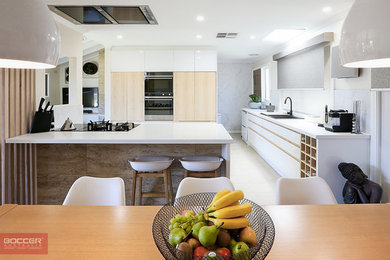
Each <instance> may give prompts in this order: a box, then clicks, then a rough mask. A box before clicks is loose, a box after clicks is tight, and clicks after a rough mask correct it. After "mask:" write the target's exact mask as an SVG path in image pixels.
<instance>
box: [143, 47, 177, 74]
mask: <svg viewBox="0 0 390 260" xmlns="http://www.w3.org/2000/svg"><path fill="white" fill-rule="evenodd" d="M145 71H173V51H170V50H152V51H145Z"/></svg>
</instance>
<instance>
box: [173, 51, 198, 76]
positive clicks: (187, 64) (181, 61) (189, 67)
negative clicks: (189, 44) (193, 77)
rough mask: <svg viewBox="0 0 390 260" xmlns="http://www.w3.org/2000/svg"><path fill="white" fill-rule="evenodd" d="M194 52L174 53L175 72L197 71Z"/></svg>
mask: <svg viewBox="0 0 390 260" xmlns="http://www.w3.org/2000/svg"><path fill="white" fill-rule="evenodd" d="M194 54H195V52H194V50H175V51H173V71H194V69H195V56H194Z"/></svg>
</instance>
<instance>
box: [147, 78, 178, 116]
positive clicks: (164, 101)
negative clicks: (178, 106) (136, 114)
mask: <svg viewBox="0 0 390 260" xmlns="http://www.w3.org/2000/svg"><path fill="white" fill-rule="evenodd" d="M145 120H146V121H172V120H173V72H146V73H145Z"/></svg>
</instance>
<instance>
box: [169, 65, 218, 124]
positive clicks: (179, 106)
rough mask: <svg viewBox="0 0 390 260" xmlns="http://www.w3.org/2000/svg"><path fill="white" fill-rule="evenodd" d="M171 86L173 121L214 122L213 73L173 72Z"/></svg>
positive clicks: (214, 79)
mask: <svg viewBox="0 0 390 260" xmlns="http://www.w3.org/2000/svg"><path fill="white" fill-rule="evenodd" d="M173 86H174V87H173V93H174V106H173V107H174V120H175V121H204V122H215V121H216V109H217V108H216V103H217V102H216V100H217V96H216V95H217V94H216V91H217V88H216V73H215V72H175V73H174V74H173Z"/></svg>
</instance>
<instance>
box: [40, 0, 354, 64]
mask: <svg viewBox="0 0 390 260" xmlns="http://www.w3.org/2000/svg"><path fill="white" fill-rule="evenodd" d="M47 3H48V4H54V5H55V4H63V5H124V6H126V5H129V6H131V5H149V6H150V8H151V10H152V12H153V13H154V15H155V17H156V19H157V21H158V25H77V26H76V25H73V24H71V23H69V22H65V23H66V24H67V25H71V27H72V28H74V29H76V30H78V31H81V32H83V33H84V35H85V37H86V38H87V39H88V40H93V41H96V42H97V43H100V44H103V45H105V46H145V45H146V46H150V45H154V46H200V45H202V46H215V47H216V48H217V49H218V58H219V60H248V61H250V60H253V59H256V58H253V57H252V58H251V57H249V56H248V54H250V53H258V54H259V55H260V56H259V57H261V56H264V55H268V54H270V53H271V52H272V51H273V50H276V49H277V47H278V46H280V45H281V44H275V43H272V42H267V41H264V40H263V38H264V37H265V36H266V35H268V34H269V33H270V32H272V31H273V30H275V29H301V28H305V29H306V30H308V31H310V30H313V29H318V28H319V27H321V26H325V25H327V24H329V23H330V22H331V21H334V20H335V19H341V18H342V17H344V16H345V15H346V13H347V11H348V10H349V8H350V7H351V5H352V3H353V0H142V1H140V0H138V1H136V0H105V1H102V0H47ZM326 6H330V7H332V9H333V11H331V12H329V13H324V12H323V11H322V9H323V8H324V7H326ZM198 15H202V16H204V17H205V20H204V21H203V22H198V21H196V19H195V18H196V16H198ZM60 19H62V18H60ZM64 21H65V20H64ZM218 32H237V33H238V34H239V35H238V37H237V38H236V39H216V34H217V33H218ZM118 34H121V35H123V39H117V37H116V36H117V35H118ZM197 34H201V35H202V36H203V38H202V39H197V38H196V35H197ZM251 35H255V36H256V39H254V40H252V39H250V38H249V37H250V36H251ZM257 58H258V57H257Z"/></svg>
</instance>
